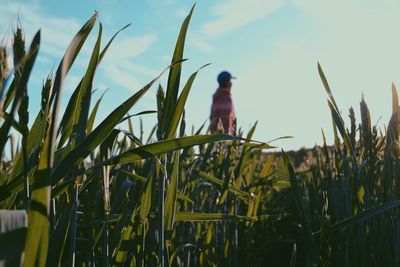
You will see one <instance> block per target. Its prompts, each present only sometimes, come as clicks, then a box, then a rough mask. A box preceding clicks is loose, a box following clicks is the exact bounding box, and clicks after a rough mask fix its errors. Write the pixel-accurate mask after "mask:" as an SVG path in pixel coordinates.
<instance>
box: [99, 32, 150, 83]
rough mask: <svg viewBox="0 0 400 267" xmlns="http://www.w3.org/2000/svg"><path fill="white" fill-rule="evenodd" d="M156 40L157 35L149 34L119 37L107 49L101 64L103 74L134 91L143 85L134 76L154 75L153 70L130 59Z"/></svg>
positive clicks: (141, 52)
mask: <svg viewBox="0 0 400 267" xmlns="http://www.w3.org/2000/svg"><path fill="white" fill-rule="evenodd" d="M156 40H157V35H155V34H149V35H144V36H137V37H128V38H124V39H119V40H118V42H115V43H113V44H112V47H111V48H110V49H109V51H108V53H107V55H106V58H105V62H104V64H102V65H101V69H103V71H104V72H103V73H104V76H105V77H107V78H108V79H110V81H112V82H114V83H115V84H117V85H119V86H122V87H124V88H127V89H129V90H132V91H136V90H138V89H139V88H141V86H143V85H142V84H141V83H140V82H139V80H138V79H137V78H135V76H137V75H140V76H143V75H144V76H146V78H145V80H150V79H152V78H154V77H155V75H156V74H155V71H153V70H152V69H150V68H146V67H144V66H139V65H137V64H133V63H132V60H133V59H134V58H135V57H137V56H139V55H141V54H143V53H144V52H146V51H147V50H148V49H149V48H150V46H151V45H152V44H153V43H154V42H155V41H156Z"/></svg>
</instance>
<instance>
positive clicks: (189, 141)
mask: <svg viewBox="0 0 400 267" xmlns="http://www.w3.org/2000/svg"><path fill="white" fill-rule="evenodd" d="M224 140H237V138H236V137H234V136H231V135H225V134H215V135H197V136H188V137H181V138H175V139H169V140H164V141H160V142H156V143H152V144H148V145H143V146H140V147H137V148H134V149H130V150H128V151H126V152H124V153H122V154H121V155H118V156H115V157H114V158H112V159H111V160H110V161H107V162H104V164H120V163H128V162H134V161H136V160H141V159H145V158H151V157H154V156H158V155H161V154H165V153H169V152H172V151H174V150H178V149H181V148H185V147H191V146H195V145H200V144H206V143H214V142H218V141H224Z"/></svg>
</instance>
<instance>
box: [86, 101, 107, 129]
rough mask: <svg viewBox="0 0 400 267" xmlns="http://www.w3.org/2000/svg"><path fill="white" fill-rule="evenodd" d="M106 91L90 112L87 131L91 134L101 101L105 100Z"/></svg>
mask: <svg viewBox="0 0 400 267" xmlns="http://www.w3.org/2000/svg"><path fill="white" fill-rule="evenodd" d="M103 96H104V93H103V94H102V95H101V97H100V98H99V99H98V100H97V102H96V104H95V105H94V107H93V109H92V112H91V113H90V116H89V120H88V125H87V133H88V134H90V133H91V132H92V130H93V125H94V120H95V119H96V115H97V111H98V109H99V106H100V103H101V101H102V100H103Z"/></svg>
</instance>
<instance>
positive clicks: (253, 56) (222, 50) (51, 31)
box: [0, 0, 400, 149]
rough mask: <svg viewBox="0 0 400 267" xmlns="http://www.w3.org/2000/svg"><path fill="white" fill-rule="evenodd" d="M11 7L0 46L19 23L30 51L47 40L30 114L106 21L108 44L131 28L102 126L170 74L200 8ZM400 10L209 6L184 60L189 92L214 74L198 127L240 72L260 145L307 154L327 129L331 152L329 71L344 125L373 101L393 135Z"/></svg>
mask: <svg viewBox="0 0 400 267" xmlns="http://www.w3.org/2000/svg"><path fill="white" fill-rule="evenodd" d="M1 2H2V4H1V5H0V14H1V16H0V35H1V36H6V40H7V38H8V39H9V37H10V36H11V34H10V33H11V32H12V29H13V28H14V27H15V24H16V21H17V18H18V17H19V18H20V20H21V23H22V25H23V28H24V29H25V33H26V36H27V41H28V43H29V42H30V41H31V38H32V36H33V35H34V34H35V32H36V31H37V30H38V29H41V30H42V47H41V49H40V52H39V59H38V62H37V64H36V66H35V71H34V75H33V77H32V79H31V80H30V86H29V90H30V94H31V104H32V106H31V107H32V108H31V114H35V113H36V111H37V108H38V105H39V103H40V100H39V97H40V89H41V87H40V86H41V84H42V80H43V79H44V78H45V77H46V76H47V75H48V73H49V72H51V71H52V70H54V69H55V68H56V67H57V66H58V63H59V61H60V59H61V57H62V55H63V52H64V51H65V49H66V48H67V46H68V44H69V41H70V40H72V38H73V36H74V35H75V33H76V32H77V31H78V30H79V28H80V27H81V25H82V24H83V23H84V22H85V21H86V20H87V19H88V18H89V17H90V16H91V15H93V13H94V12H95V10H97V11H99V12H100V21H101V22H102V23H103V26H104V31H103V32H104V37H105V38H104V39H103V43H105V42H106V41H107V40H108V38H109V37H111V36H112V35H113V34H114V33H115V32H116V31H117V30H118V29H120V28H121V27H123V26H124V25H126V24H128V23H132V26H131V27H129V28H128V29H126V30H125V31H123V32H122V33H121V34H120V35H119V36H118V38H117V39H116V40H115V42H114V43H113V45H112V47H111V48H110V50H109V52H108V54H107V55H106V58H105V60H104V62H103V63H102V65H101V66H100V69H99V71H98V72H97V76H96V80H95V84H94V87H95V88H96V89H98V91H97V92H96V94H95V97H99V96H100V95H101V93H102V92H104V91H105V90H107V89H108V90H107V92H106V94H105V97H104V99H103V103H102V104H103V105H102V107H101V111H100V114H99V119H102V118H104V117H105V116H106V115H107V114H108V113H109V112H111V110H112V109H113V108H115V107H117V105H118V104H119V103H121V102H122V101H123V100H124V99H126V98H127V97H128V96H130V95H131V94H132V93H134V92H135V91H137V90H138V89H139V88H141V86H143V85H144V84H146V83H147V82H148V81H150V80H151V79H152V78H154V77H155V76H156V75H157V74H158V73H159V72H160V71H161V70H162V69H164V68H165V67H166V66H167V65H168V64H169V62H170V61H171V56H172V52H173V48H174V45H175V41H176V37H177V34H178V32H179V28H180V25H181V23H182V21H183V19H184V17H185V16H186V15H187V14H188V12H189V10H190V8H191V7H192V5H193V4H194V3H195V2H194V1H189V0H187V1H178V0H141V1H129V0H97V1H95V0H80V1H76V0H74V1H50V0H24V1H22V0H2V1H1ZM399 10H400V1H398V0H380V1H376V0H352V1H348V0H335V1H321V0H246V1H244V0H219V1H215V0H199V1H198V2H197V4H196V8H195V11H194V14H193V17H192V21H191V24H190V27H189V32H188V36H187V43H186V48H185V55H184V56H185V58H188V59H189V60H188V61H187V62H185V63H184V65H183V68H184V73H183V74H184V75H183V77H182V79H183V81H186V79H187V78H188V76H189V75H190V74H191V73H193V72H194V71H196V70H197V69H198V68H199V67H201V66H203V65H204V64H206V63H211V65H210V66H208V67H206V68H205V69H203V70H201V72H200V74H199V75H198V78H197V80H196V81H195V84H194V86H193V89H192V92H191V95H190V96H189V99H188V103H187V110H186V112H187V114H186V115H187V124H188V125H195V128H198V127H199V126H200V125H201V124H202V123H203V122H204V121H205V120H207V118H208V116H209V111H210V104H211V97H212V94H213V93H214V91H215V89H216V87H217V83H216V76H217V75H218V73H219V72H220V71H221V70H229V71H230V72H232V73H233V74H234V75H235V76H237V80H235V81H234V85H233V89H232V90H233V97H234V103H235V109H236V113H237V118H238V124H239V126H240V127H242V129H243V130H244V131H245V132H247V131H248V130H249V129H250V127H251V126H252V125H253V124H254V123H255V122H256V121H258V126H257V130H256V134H255V139H257V140H260V141H268V140H271V139H274V138H277V137H280V136H286V135H293V136H294V137H295V138H293V139H291V140H282V141H279V142H277V143H276V145H278V146H280V147H283V148H284V149H297V148H300V147H302V146H307V147H310V146H313V145H315V144H321V142H322V137H321V129H323V130H324V131H325V133H326V135H327V138H328V141H329V143H332V142H331V140H332V134H331V132H332V126H331V119H330V112H329V108H328V105H327V101H326V98H327V96H326V93H325V91H324V89H323V87H322V84H321V82H320V79H319V76H318V72H317V62H318V61H319V62H320V63H321V65H322V67H323V69H324V71H325V74H326V76H327V78H328V81H329V83H330V85H331V87H332V90H333V94H334V96H335V98H336V101H337V103H338V105H339V108H340V109H341V111H342V113H343V116H344V117H345V118H347V114H348V109H349V108H350V107H351V106H353V107H354V109H355V110H356V113H357V117H359V116H358V113H359V101H360V100H361V97H362V95H364V97H365V100H366V102H367V104H368V105H369V108H370V111H371V116H372V122H373V123H378V125H379V126H380V127H381V128H382V129H384V127H385V124H387V122H388V120H389V116H390V112H391V110H390V108H391V91H390V85H391V83H392V81H393V82H394V83H395V84H399V82H400V79H399V75H400V71H399V67H400V51H399V48H400V35H399V33H398V25H400V16H399V15H398V11H399ZM96 31H97V27H96V28H95V29H94V31H93V32H92V35H91V38H90V39H89V40H88V42H87V45H86V46H85V47H84V48H83V52H82V55H81V56H80V57H79V58H78V60H77V64H76V66H75V67H74V68H73V69H72V71H71V75H70V76H69V77H68V79H67V81H66V84H65V92H64V99H65V102H66V100H67V98H68V95H70V94H71V92H72V91H73V89H74V88H75V86H76V85H77V83H78V82H79V80H80V77H81V76H82V75H83V73H84V68H85V67H86V66H87V64H88V61H89V57H90V51H91V49H92V48H93V46H94V40H95V37H96ZM166 76H167V75H166ZM165 78H166V77H164V79H162V80H161V81H160V82H161V83H162V84H165ZM155 94H156V87H154V88H153V89H152V90H151V91H150V92H149V93H148V94H147V95H146V97H145V98H143V99H142V100H141V101H140V103H138V105H137V106H136V107H135V108H134V110H133V111H132V112H139V111H143V110H151V109H155V107H156V99H155ZM65 102H64V105H65ZM143 120H144V125H145V128H146V129H145V130H147V131H149V130H150V129H151V128H152V126H153V125H154V123H155V116H153V115H146V116H145V117H143ZM135 122H136V125H138V124H137V123H138V121H137V120H136V121H135ZM347 122H348V121H347ZM188 132H190V130H189V129H188Z"/></svg>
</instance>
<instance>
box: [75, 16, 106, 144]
mask: <svg viewBox="0 0 400 267" xmlns="http://www.w3.org/2000/svg"><path fill="white" fill-rule="evenodd" d="M102 32H103V26H102V25H101V23H100V26H99V33H98V36H97V41H96V44H95V47H94V49H93V51H92V55H91V57H90V62H89V66H88V67H87V69H86V73H85V76H84V78H83V81H82V85H81V87H80V88H79V93H78V98H77V101H76V105H75V107H74V110H73V120H72V128H73V132H72V137H75V138H77V142H79V141H80V140H82V139H83V138H84V137H85V135H86V129H87V123H88V116H89V107H90V100H91V97H92V87H93V80H94V75H95V72H96V67H97V66H98V61H99V53H100V43H101V35H102Z"/></svg>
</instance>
